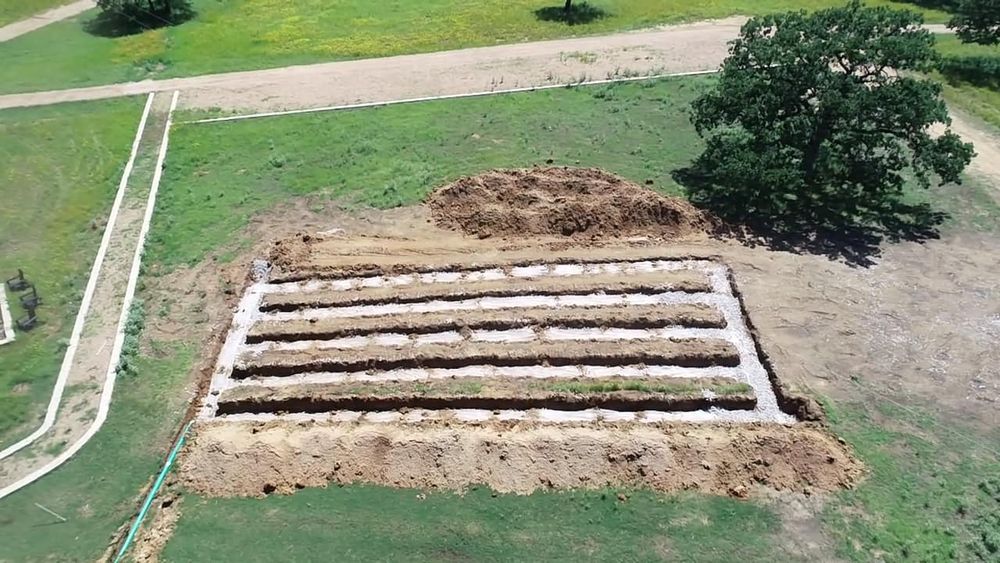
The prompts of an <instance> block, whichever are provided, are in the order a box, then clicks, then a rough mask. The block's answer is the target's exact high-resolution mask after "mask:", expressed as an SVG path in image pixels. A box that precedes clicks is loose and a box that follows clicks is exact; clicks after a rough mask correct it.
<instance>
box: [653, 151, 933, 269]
mask: <svg viewBox="0 0 1000 563" xmlns="http://www.w3.org/2000/svg"><path fill="white" fill-rule="evenodd" d="M672 176H673V178H674V180H675V181H676V182H677V183H678V184H680V185H681V186H683V187H684V188H685V190H686V191H687V194H688V197H689V198H690V199H691V201H692V202H693V203H695V204H696V205H698V206H699V207H701V208H703V209H706V210H708V211H710V212H712V213H714V214H715V215H716V216H718V217H719V218H721V219H722V220H723V221H724V222H725V223H726V224H727V227H725V228H723V229H722V230H720V231H719V233H718V234H719V236H722V237H725V238H732V239H735V240H738V241H740V242H741V243H743V244H745V245H747V246H750V247H756V246H765V247H767V248H769V249H771V250H780V251H786V252H794V253H797V254H818V255H823V256H826V257H828V258H830V259H831V260H837V261H842V262H844V263H846V264H849V265H852V266H859V267H869V266H873V265H875V263H876V262H875V260H876V259H877V258H878V257H879V256H880V255H881V245H882V244H883V243H886V242H889V243H897V242H903V241H908V242H925V241H928V240H934V239H938V238H940V233H939V230H938V227H939V226H940V225H941V223H943V222H944V221H945V219H947V218H948V215H947V214H945V213H943V212H940V211H935V210H934V209H932V208H931V206H930V205H928V204H926V203H918V204H911V203H906V202H903V201H900V200H899V199H890V198H885V199H884V200H883V201H879V202H874V201H873V202H868V203H867V204H866V205H865V207H864V208H863V209H861V211H860V212H853V213H849V214H848V213H835V212H830V213H823V212H821V211H820V212H816V210H813V211H814V212H813V213H809V214H806V213H794V214H793V213H785V214H780V213H767V212H766V211H764V210H760V209H752V208H751V207H750V206H749V205H748V204H747V203H746V202H745V201H741V200H742V199H745V198H737V197H730V196H731V195H732V194H735V193H738V192H737V191H736V190H737V188H733V187H727V186H719V185H717V184H716V183H714V182H713V181H712V178H711V176H710V175H709V174H706V173H704V172H702V171H700V170H699V169H697V168H695V167H688V168H681V169H677V170H674V171H673V173H672ZM739 190H740V191H741V192H742V193H745V192H746V190H745V186H740V187H739Z"/></svg>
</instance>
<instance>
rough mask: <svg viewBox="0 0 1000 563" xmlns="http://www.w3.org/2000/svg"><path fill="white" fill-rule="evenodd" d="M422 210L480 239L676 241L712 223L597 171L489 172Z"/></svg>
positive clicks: (434, 197) (685, 206)
mask: <svg viewBox="0 0 1000 563" xmlns="http://www.w3.org/2000/svg"><path fill="white" fill-rule="evenodd" d="M427 204H428V205H429V206H430V208H431V212H432V214H433V215H434V218H435V220H436V221H437V223H438V225H439V226H441V227H444V228H448V229H455V230H459V231H463V232H465V233H467V234H470V235H475V236H478V237H481V238H486V237H490V236H504V237H523V236H533V235H563V236H582V237H589V238H597V237H616V236H637V235H647V236H653V237H656V238H679V237H683V236H686V235H690V234H693V233H698V232H706V231H710V230H712V229H713V227H714V226H715V224H716V221H715V220H713V219H712V218H711V217H710V216H709V215H708V214H707V213H705V212H704V211H701V210H699V209H698V208H696V207H694V206H693V205H691V204H690V203H688V202H687V201H685V200H683V199H679V198H674V197H666V196H663V195H660V194H658V193H656V192H654V191H652V190H649V189H646V188H643V187H641V186H637V185H636V184H633V183H631V182H629V181H627V180H624V179H622V178H619V177H618V176H615V175H613V174H609V173H608V172H605V171H603V170H600V169H597V168H565V167H564V168H531V169H523V170H492V171H490V172H486V173H485V174H480V175H478V176H469V177H466V178H461V179H459V180H458V181H456V182H455V183H453V184H450V185H447V186H444V187H442V188H439V189H437V190H435V191H434V192H433V193H432V194H431V195H430V197H429V198H428V199H427Z"/></svg>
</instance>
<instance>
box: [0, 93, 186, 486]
mask: <svg viewBox="0 0 1000 563" xmlns="http://www.w3.org/2000/svg"><path fill="white" fill-rule="evenodd" d="M179 95H180V92H179V91H174V94H173V97H172V98H171V100H170V109H169V110H168V112H167V121H166V124H165V125H164V128H163V137H162V139H161V141H160V150H159V153H158V154H157V157H156V169H155V171H154V172H153V183H152V186H151V187H150V190H149V196H148V197H147V200H146V211H145V214H144V215H143V218H142V226H141V228H140V230H139V241H138V244H137V245H136V248H135V254H134V255H133V257H132V267H131V270H130V271H129V277H128V285H127V286H126V288H125V300H124V302H123V303H122V310H121V313H120V315H119V318H118V331H117V333H116V334H115V343H114V347H113V348H112V353H111V359H110V362H109V363H108V371H107V373H106V376H105V379H104V387H103V389H102V390H101V400H100V403H99V404H98V407H97V416H96V417H95V418H94V421H93V422H92V423H91V425H90V427H89V428H87V431H86V432H85V433H84V434H83V436H81V437H80V438H79V439H78V440H77V441H76V442H74V443H73V444H72V445H70V446H69V448H67V449H66V450H65V451H64V452H62V453H61V454H59V456H58V457H56V458H55V459H53V460H52V461H50V462H49V463H47V464H45V465H44V466H42V467H41V468H39V469H37V470H35V471H33V472H31V473H30V474H28V475H26V476H25V477H23V478H22V479H20V480H19V481H17V482H15V483H13V484H11V485H9V486H7V487H5V488H3V489H0V499H2V498H4V497H6V496H7V495H9V494H11V493H13V492H15V491H17V490H19V489H21V488H23V487H25V486H27V485H29V484H31V483H33V482H34V481H36V480H38V479H40V478H41V477H44V476H45V475H47V474H48V473H50V472H52V471H54V470H55V469H56V468H58V467H59V466H60V465H62V464H63V463H66V461H68V460H69V459H70V458H71V457H73V456H74V455H76V453H77V452H78V451H80V449H81V448H83V446H84V445H86V444H87V442H89V441H90V439H91V438H93V437H94V435H95V434H97V431H98V430H100V429H101V426H103V425H104V421H105V420H106V419H107V417H108V410H109V409H110V408H111V398H112V395H113V393H114V388H115V379H116V377H117V372H118V361H119V359H120V356H121V351H122V346H123V345H124V342H125V324H126V320H127V318H128V314H129V311H130V310H131V307H132V302H133V300H134V298H135V291H136V287H137V285H138V280H139V270H140V265H141V262H142V253H143V250H144V248H145V244H146V238H147V235H148V234H149V225H150V222H151V221H152V218H153V209H154V208H155V207H156V195H157V192H158V191H159V187H160V180H161V178H162V176H163V163H164V161H165V159H166V156H167V146H168V144H169V141H170V126H171V123H172V119H173V114H174V110H175V109H177V99H178V96H179ZM150 99H152V98H150Z"/></svg>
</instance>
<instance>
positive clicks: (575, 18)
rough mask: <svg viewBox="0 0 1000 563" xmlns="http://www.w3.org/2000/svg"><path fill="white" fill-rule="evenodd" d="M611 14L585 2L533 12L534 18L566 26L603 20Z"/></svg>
mask: <svg viewBox="0 0 1000 563" xmlns="http://www.w3.org/2000/svg"><path fill="white" fill-rule="evenodd" d="M610 15H611V14H610V13H608V12H607V11H606V10H604V9H603V8H599V7H597V6H592V5H590V4H588V3H587V2H580V3H578V4H573V5H571V6H569V7H568V8H567V7H566V6H546V7H545V8H539V9H537V10H535V17H536V18H538V19H539V20H540V21H545V22H560V23H564V24H566V25H581V24H587V23H591V22H595V21H597V20H600V19H604V18H606V17H608V16H610Z"/></svg>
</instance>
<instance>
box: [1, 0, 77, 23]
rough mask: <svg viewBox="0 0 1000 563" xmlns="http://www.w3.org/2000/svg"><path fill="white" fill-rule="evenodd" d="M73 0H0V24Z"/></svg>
mask: <svg viewBox="0 0 1000 563" xmlns="http://www.w3.org/2000/svg"><path fill="white" fill-rule="evenodd" d="M72 1H73V0H0V26H3V25H7V24H9V23H12V22H16V21H19V20H23V19H25V18H28V17H31V16H33V15H35V14H38V13H41V12H44V11H46V10H50V9H52V8H55V7H57V6H62V5H63V4H69V3H70V2H72Z"/></svg>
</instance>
